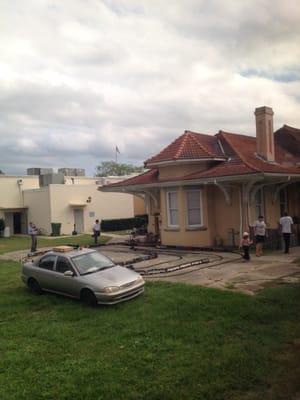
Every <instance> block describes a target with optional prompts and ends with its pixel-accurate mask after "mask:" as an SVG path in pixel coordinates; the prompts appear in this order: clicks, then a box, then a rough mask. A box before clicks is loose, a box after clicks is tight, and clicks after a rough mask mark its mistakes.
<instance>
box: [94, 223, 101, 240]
mask: <svg viewBox="0 0 300 400" xmlns="http://www.w3.org/2000/svg"><path fill="white" fill-rule="evenodd" d="M93 233H94V235H93V236H94V241H95V244H98V237H99V236H100V222H99V219H96V221H95V223H94V225H93Z"/></svg>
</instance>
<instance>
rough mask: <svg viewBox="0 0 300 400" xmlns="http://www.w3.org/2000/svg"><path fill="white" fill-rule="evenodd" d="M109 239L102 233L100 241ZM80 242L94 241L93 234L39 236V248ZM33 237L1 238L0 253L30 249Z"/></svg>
mask: <svg viewBox="0 0 300 400" xmlns="http://www.w3.org/2000/svg"><path fill="white" fill-rule="evenodd" d="M107 240H108V237H107V236H104V235H101V236H100V242H101V243H105V242H106V241H107ZM68 243H69V244H79V245H81V246H86V245H89V244H93V243H94V239H93V238H92V236H91V235H79V236H72V237H58V238H55V239H46V238H43V237H38V248H40V247H47V246H49V247H53V246H55V245H58V244H68ZM30 246H31V238H30V237H29V236H12V237H10V238H2V237H1V238H0V254H3V253H8V252H10V251H16V250H25V249H28V250H29V249H30Z"/></svg>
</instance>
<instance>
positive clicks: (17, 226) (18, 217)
mask: <svg viewBox="0 0 300 400" xmlns="http://www.w3.org/2000/svg"><path fill="white" fill-rule="evenodd" d="M13 233H14V235H16V234H19V233H22V214H21V213H20V212H14V213H13Z"/></svg>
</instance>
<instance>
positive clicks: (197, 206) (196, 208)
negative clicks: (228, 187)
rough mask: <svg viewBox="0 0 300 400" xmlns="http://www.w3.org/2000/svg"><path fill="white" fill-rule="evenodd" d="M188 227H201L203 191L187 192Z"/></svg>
mask: <svg viewBox="0 0 300 400" xmlns="http://www.w3.org/2000/svg"><path fill="white" fill-rule="evenodd" d="M186 206H187V225H188V226H189V227H197V226H198V227H199V226H202V225H203V222H202V199H201V190H188V191H187V192H186Z"/></svg>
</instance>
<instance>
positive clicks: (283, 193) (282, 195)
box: [279, 188, 288, 217]
mask: <svg viewBox="0 0 300 400" xmlns="http://www.w3.org/2000/svg"><path fill="white" fill-rule="evenodd" d="M279 203H280V215H281V217H282V216H283V213H284V212H285V211H287V210H288V197H287V190H286V188H285V189H281V190H280V192H279Z"/></svg>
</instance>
